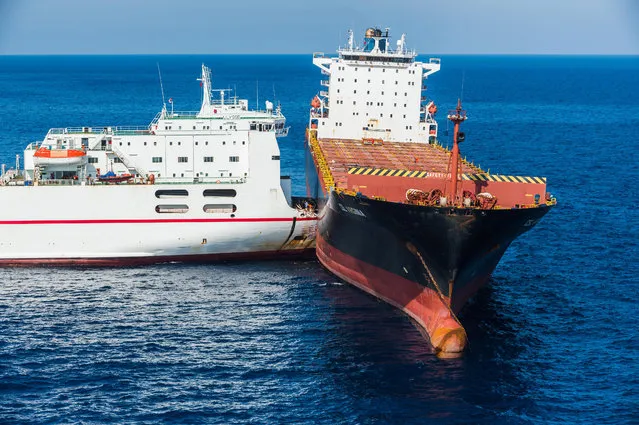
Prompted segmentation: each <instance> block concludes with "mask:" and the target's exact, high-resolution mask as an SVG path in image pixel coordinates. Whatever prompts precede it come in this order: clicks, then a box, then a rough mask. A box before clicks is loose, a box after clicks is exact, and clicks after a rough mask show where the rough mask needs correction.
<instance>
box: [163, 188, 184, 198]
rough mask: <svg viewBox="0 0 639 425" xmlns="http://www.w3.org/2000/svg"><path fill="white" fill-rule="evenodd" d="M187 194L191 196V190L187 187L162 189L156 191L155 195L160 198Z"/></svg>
mask: <svg viewBox="0 0 639 425" xmlns="http://www.w3.org/2000/svg"><path fill="white" fill-rule="evenodd" d="M185 196H189V192H188V191H187V190H186V189H160V190H156V191H155V197H156V198H159V199H164V198H180V197H185Z"/></svg>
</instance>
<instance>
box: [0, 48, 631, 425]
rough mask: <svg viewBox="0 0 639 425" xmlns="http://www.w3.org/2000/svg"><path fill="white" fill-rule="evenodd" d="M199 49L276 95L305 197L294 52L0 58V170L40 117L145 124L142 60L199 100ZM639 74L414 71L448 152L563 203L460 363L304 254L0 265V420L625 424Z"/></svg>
mask: <svg viewBox="0 0 639 425" xmlns="http://www.w3.org/2000/svg"><path fill="white" fill-rule="evenodd" d="M202 62H204V63H206V64H207V65H209V66H210V67H212V69H213V79H214V86H216V87H222V88H233V89H236V90H237V93H238V94H239V95H240V96H241V97H244V98H247V99H249V102H250V105H251V107H255V105H256V101H257V99H258V98H259V103H260V107H261V108H263V105H264V101H265V100H266V99H268V100H271V101H275V102H279V103H281V104H282V108H283V112H284V113H285V114H286V115H287V118H288V123H289V124H290V125H291V127H292V128H291V131H290V135H289V137H288V138H286V139H281V142H280V146H281V151H282V153H281V157H282V166H283V172H284V174H289V175H291V176H292V178H293V179H294V184H293V189H294V192H295V193H296V194H299V195H302V194H303V192H304V169H303V163H304V160H303V159H304V151H303V139H304V129H305V126H306V123H307V113H308V108H309V101H310V100H311V98H312V97H313V95H314V94H315V93H316V92H317V91H318V90H320V88H321V86H320V85H319V81H320V80H321V79H322V76H321V74H320V72H319V70H318V69H316V68H314V67H313V65H312V63H311V57H310V55H305V56H269V55H259V56H157V57H156V56H68V57H65V56H51V57H48V56H21V57H8V56H0V99H1V103H0V163H6V164H8V165H12V164H15V155H17V154H20V155H21V154H22V149H23V148H24V146H25V145H27V144H28V143H30V142H33V141H36V140H41V139H42V137H43V136H44V135H45V133H46V132H47V130H48V129H49V128H50V127H62V126H86V125H89V126H105V125H146V124H148V123H149V122H150V121H151V119H152V118H153V117H154V116H155V114H156V113H157V112H158V111H159V110H160V108H161V106H162V95H161V91H160V85H159V83H158V70H157V66H156V63H159V66H160V69H161V72H162V79H163V85H164V90H165V93H166V94H165V95H166V98H167V99H168V98H169V97H171V98H173V101H174V105H175V108H176V110H178V109H179V110H195V109H197V108H198V107H199V104H200V87H199V83H198V82H197V81H196V78H197V77H198V75H199V71H200V65H201V63H202ZM638 75H639V57H559V56H556V57H546V56H521V57H518V56H509V57H502V56H494V57H493V56H466V57H464V56H451V57H446V56H445V57H443V58H442V70H441V72H439V73H437V74H435V75H433V76H431V77H430V79H429V80H428V86H429V91H428V95H429V96H430V97H431V98H433V99H434V100H435V101H436V102H437V103H438V105H439V110H440V111H441V112H440V114H439V118H440V129H441V140H442V142H443V143H444V144H446V143H448V142H449V141H450V137H449V136H446V123H445V122H444V116H445V111H446V110H447V109H449V108H452V107H453V106H454V105H455V103H456V101H457V98H458V97H460V96H462V97H463V101H464V106H465V108H466V109H467V111H468V116H469V120H468V121H467V123H465V124H464V125H465V130H466V134H467V138H466V141H465V142H464V143H463V144H462V145H461V148H462V153H463V155H465V156H467V157H468V159H471V160H472V161H474V162H475V164H480V165H481V166H482V167H483V168H484V169H490V171H491V172H492V173H503V174H514V175H530V176H544V177H547V178H548V187H549V190H550V191H551V192H552V193H553V195H555V196H556V197H557V199H558V201H559V204H558V206H557V207H556V208H555V209H553V210H552V211H551V213H549V214H548V215H547V216H546V217H545V218H544V219H543V220H542V221H541V222H540V223H539V224H538V225H537V226H536V227H535V228H534V229H533V230H532V231H530V232H529V233H527V234H525V235H523V236H522V237H520V238H519V239H518V240H517V241H515V243H513V245H512V246H511V248H510V249H509V250H508V252H507V253H506V255H505V256H504V258H503V260H502V261H501V263H500V264H499V266H498V267H497V269H496V270H495V273H494V275H493V277H492V279H491V281H490V284H489V285H488V287H486V288H485V289H484V290H482V291H481V292H480V293H479V294H478V295H477V296H476V297H475V298H474V299H473V300H472V301H471V302H470V303H469V304H468V305H467V306H466V308H465V309H464V310H463V311H462V313H461V320H462V323H463V324H464V325H465V327H466V329H467V331H468V335H469V340H470V345H469V349H468V351H467V352H466V353H465V354H464V355H463V356H462V357H461V358H458V359H447V360H443V359H439V358H437V357H436V356H435V355H434V354H433V353H432V351H431V349H430V347H429V345H428V343H427V342H426V341H425V340H424V338H423V337H422V335H421V333H420V332H419V331H418V330H417V329H416V328H415V326H414V325H413V324H412V323H411V322H410V321H409V320H408V319H407V318H406V317H405V316H403V315H402V314H400V313H399V312H398V311H396V310H394V309H393V308H391V307H389V306H387V305H385V304H383V303H381V302H378V301H377V300H375V299H374V298H372V297H370V296H369V295H367V294H365V293H363V292H361V291H359V290H357V289H355V288H353V287H351V286H349V285H346V284H343V283H342V282H340V281H339V279H337V278H335V277H334V276H332V275H331V274H329V273H328V272H327V271H325V270H324V269H323V268H322V267H321V266H320V265H319V264H318V263H317V262H316V261H306V262H247V263H225V264H198V265H180V264H166V265H158V266H150V267H133V268H106V269H104V268H88V269H87V268H53V269H47V268H1V269H0V423H3V424H4V423H6V424H57V423H62V424H67V423H84V424H89V423H91V424H92V423H98V424H100V423H115V424H121V423H126V424H156V423H183V424H187V423H188V424H200V423H202V424H204V423H207V424H208V423H215V424H246V423H251V424H289V423H291V424H293V423H294V424H424V423H442V424H447V423H455V424H495V423H499V424H537V423H542V424H546V423H548V424H584V423H598V424H607V423H611V424H617V423H619V424H623V423H633V422H634V423H638V422H637V421H638V420H639V338H638V332H639V308H638V306H639V303H638V299H639V265H638V259H639V189H638V188H639V165H638V162H639V77H638ZM462 86H463V89H462ZM17 207H18V206H15V205H6V204H2V205H0V208H17ZM58 207H63V206H62V205H43V208H58ZM0 238H1V235H0Z"/></svg>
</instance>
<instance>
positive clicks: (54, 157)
mask: <svg viewBox="0 0 639 425" xmlns="http://www.w3.org/2000/svg"><path fill="white" fill-rule="evenodd" d="M86 160H87V153H86V152H85V151H83V150H80V149H49V148H47V147H44V146H43V147H41V148H39V149H38V150H37V151H35V153H34V154H33V163H34V165H75V164H82V163H84V162H86Z"/></svg>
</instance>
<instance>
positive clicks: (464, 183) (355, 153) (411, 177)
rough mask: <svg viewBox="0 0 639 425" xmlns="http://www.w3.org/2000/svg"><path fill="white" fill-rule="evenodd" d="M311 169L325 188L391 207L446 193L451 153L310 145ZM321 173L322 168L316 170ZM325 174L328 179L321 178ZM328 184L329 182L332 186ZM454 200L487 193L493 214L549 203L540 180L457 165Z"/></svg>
mask: <svg viewBox="0 0 639 425" xmlns="http://www.w3.org/2000/svg"><path fill="white" fill-rule="evenodd" d="M311 144H315V147H316V152H317V153H319V154H321V158H316V159H315V161H316V165H319V162H322V161H323V162H324V163H325V164H326V167H325V173H324V174H325V175H324V176H322V177H323V180H325V181H324V186H325V188H326V189H328V188H329V187H330V186H334V187H335V188H336V189H338V190H346V191H350V192H355V193H357V192H359V193H361V194H362V195H365V196H368V197H376V198H383V199H385V200H388V201H391V202H406V201H407V198H406V196H407V191H408V190H409V189H415V190H420V191H424V192H430V191H433V190H435V189H439V190H440V191H442V193H444V194H449V192H450V191H451V184H450V181H451V171H450V167H451V165H450V163H451V160H450V158H451V152H450V151H449V150H447V149H445V148H444V147H442V146H441V145H439V144H426V143H406V142H382V141H380V140H367V139H361V140H352V139H319V140H318V139H315V138H314V134H311ZM320 168H321V167H320ZM326 172H328V175H326ZM331 179H332V181H331ZM459 180H460V181H459V187H458V193H457V196H459V197H462V196H463V195H462V194H463V193H471V194H472V195H473V196H476V195H478V194H480V193H490V194H491V195H493V196H495V197H496V199H497V201H496V205H495V207H496V208H525V207H529V206H535V205H538V204H539V203H543V202H546V201H548V199H547V196H546V179H545V178H542V177H524V176H506V175H491V174H490V173H487V172H485V171H483V170H482V169H481V168H479V167H478V166H475V165H474V164H472V163H470V162H468V161H466V160H461V163H460V169H459Z"/></svg>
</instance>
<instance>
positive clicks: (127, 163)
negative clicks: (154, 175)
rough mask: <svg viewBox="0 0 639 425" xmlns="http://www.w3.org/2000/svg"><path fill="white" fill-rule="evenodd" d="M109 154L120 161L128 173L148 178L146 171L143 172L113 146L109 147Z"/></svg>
mask: <svg viewBox="0 0 639 425" xmlns="http://www.w3.org/2000/svg"><path fill="white" fill-rule="evenodd" d="M111 152H112V153H113V154H114V155H115V156H116V157H118V158H119V159H120V161H122V164H124V166H125V167H126V168H127V169H128V170H129V172H131V171H135V173H137V174H138V175H139V176H141V177H144V178H147V177H148V173H147V172H146V170H144V169H143V168H141V167H139V166H137V165H135V164H134V163H133V162H132V161H131V158H129V156H128V155H127V154H125V153H124V152H122V151H121V150H120V149H118V148H116V147H115V146H112V147H111Z"/></svg>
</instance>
